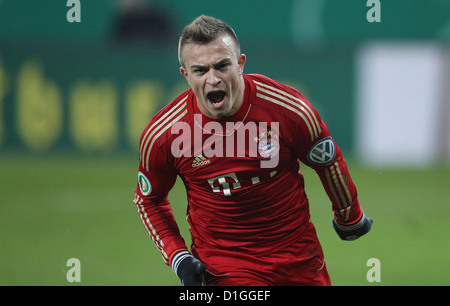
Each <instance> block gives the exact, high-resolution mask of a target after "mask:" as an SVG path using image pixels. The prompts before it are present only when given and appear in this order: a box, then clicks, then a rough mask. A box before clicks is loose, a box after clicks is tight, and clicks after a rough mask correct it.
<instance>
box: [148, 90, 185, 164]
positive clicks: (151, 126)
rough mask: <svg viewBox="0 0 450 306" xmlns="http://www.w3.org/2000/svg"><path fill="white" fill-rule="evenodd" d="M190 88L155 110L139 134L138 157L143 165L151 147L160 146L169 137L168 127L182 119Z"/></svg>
mask: <svg viewBox="0 0 450 306" xmlns="http://www.w3.org/2000/svg"><path fill="white" fill-rule="evenodd" d="M191 97H192V90H187V91H185V92H184V93H182V94H181V95H179V96H178V97H177V98H175V99H174V100H173V101H172V102H170V103H169V104H167V105H166V106H164V107H163V108H162V109H161V110H160V111H159V112H157V113H156V114H155V115H154V116H153V118H152V119H151V120H150V122H149V123H148V124H147V126H146V127H145V129H144V131H143V132H142V134H141V139H140V144H139V158H140V160H141V161H142V162H143V165H144V166H145V163H146V162H145V161H148V159H149V156H150V153H151V152H152V149H154V148H157V147H160V146H161V145H162V144H163V143H165V142H166V141H167V140H168V139H169V138H170V128H171V127H172V126H173V125H174V124H175V123H177V122H179V121H182V120H184V118H185V117H186V116H187V113H188V102H189V99H190V98H191Z"/></svg>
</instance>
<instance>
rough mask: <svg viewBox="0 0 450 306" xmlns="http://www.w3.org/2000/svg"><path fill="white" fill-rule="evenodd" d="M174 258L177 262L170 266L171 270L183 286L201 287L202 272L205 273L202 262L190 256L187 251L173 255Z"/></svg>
mask: <svg viewBox="0 0 450 306" xmlns="http://www.w3.org/2000/svg"><path fill="white" fill-rule="evenodd" d="M181 252H183V253H181ZM175 257H177V259H178V261H177V262H174V263H173V264H172V265H173V267H172V269H173V270H174V271H175V273H176V274H177V275H178V277H179V278H180V280H181V283H182V284H183V286H201V285H202V281H203V272H205V271H206V266H205V265H204V264H203V262H201V261H200V260H198V259H197V258H195V257H194V256H192V255H191V254H190V253H189V252H188V251H180V252H178V253H177V254H175V256H174V258H175ZM174 265H175V266H174Z"/></svg>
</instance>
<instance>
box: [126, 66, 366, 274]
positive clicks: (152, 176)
mask: <svg viewBox="0 0 450 306" xmlns="http://www.w3.org/2000/svg"><path fill="white" fill-rule="evenodd" d="M243 77H244V80H245V97H244V102H243V105H242V106H241V108H240V109H239V110H238V112H237V113H235V114H234V115H232V116H230V117H227V118H225V119H220V120H217V119H211V118H208V117H206V116H204V115H203V114H202V113H201V112H200V110H199V109H198V107H197V103H196V97H195V95H194V94H193V92H192V90H188V91H186V92H184V93H183V94H182V95H180V96H179V97H178V98H176V99H175V100H174V101H172V102H171V103H170V104H168V105H167V106H166V107H164V108H163V109H162V110H161V111H160V112H158V113H157V114H156V115H155V116H154V117H153V119H152V120H151V121H150V123H149V124H148V125H147V127H146V128H145V129H144V132H143V133H142V136H141V140H140V151H139V157H140V165H139V175H138V185H137V187H136V193H135V198H134V203H135V204H136V205H137V208H138V212H139V215H140V217H141V219H142V221H143V223H144V225H145V228H146V229H147V232H148V233H149V235H150V237H151V238H152V240H153V241H154V242H155V244H156V246H157V247H158V249H159V250H160V251H161V254H162V257H163V259H164V261H165V263H166V264H169V265H170V263H171V258H172V256H173V255H174V254H175V252H176V251H179V250H187V247H186V245H185V242H184V239H183V238H182V237H181V235H180V233H179V229H178V227H177V224H176V222H175V219H174V217H173V214H172V210H171V208H170V206H169V201H168V197H167V196H168V193H169V191H170V189H171V188H172V187H173V185H174V183H175V180H176V177H177V176H180V177H181V179H182V180H183V182H184V185H185V187H186V190H187V199H188V209H187V220H188V222H189V224H190V232H191V235H192V246H191V247H192V250H193V251H195V254H200V256H201V254H206V253H202V252H203V251H204V250H212V249H214V250H216V251H218V252H220V251H221V250H223V252H225V253H226V252H229V251H230V250H234V251H238V252H243V253H246V254H250V255H255V256H260V255H267V254H274V253H276V252H277V251H279V250H282V249H283V247H284V246H286V245H289V244H291V243H293V242H294V241H295V240H296V239H297V238H298V237H299V236H301V234H302V232H303V231H304V230H305V229H306V228H308V227H309V226H310V215H309V205H308V199H307V197H306V194H305V190H304V181H303V176H302V174H301V173H300V171H299V168H300V166H299V161H301V162H303V163H304V164H306V165H308V166H310V167H312V168H313V169H314V170H315V171H316V172H317V174H318V175H319V177H320V179H321V181H322V183H323V186H324V188H325V190H326V192H327V194H328V196H329V198H330V200H331V202H332V207H333V211H334V215H335V218H336V219H337V220H339V221H340V222H342V223H352V222H354V221H357V220H358V219H359V218H360V217H361V215H362V210H361V208H360V206H359V203H358V200H357V192H356V188H355V186H354V184H353V182H352V180H351V178H350V175H349V173H348V170H347V167H346V163H345V160H344V158H343V156H342V154H341V151H340V149H339V147H338V146H337V145H336V144H335V142H334V140H333V139H332V138H331V135H330V132H329V130H328V128H327V127H326V125H325V124H324V123H323V121H322V120H321V118H320V116H319V114H318V113H317V111H316V110H315V109H314V108H313V106H312V105H311V104H310V102H309V101H308V100H307V99H306V98H305V97H304V96H303V95H302V94H301V93H300V92H298V91H297V90H295V89H294V88H291V87H289V86H286V85H283V84H281V83H278V82H276V81H274V80H271V79H269V78H267V77H265V76H262V75H244V76H243ZM173 205H179V203H173ZM203 257H205V258H200V259H201V260H202V261H203V262H205V264H206V265H207V267H208V259H207V258H206V257H207V256H206V255H205V256H203Z"/></svg>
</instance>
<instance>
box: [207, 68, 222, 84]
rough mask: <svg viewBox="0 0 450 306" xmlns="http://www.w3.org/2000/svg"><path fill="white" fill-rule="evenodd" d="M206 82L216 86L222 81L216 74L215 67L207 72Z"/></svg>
mask: <svg viewBox="0 0 450 306" xmlns="http://www.w3.org/2000/svg"><path fill="white" fill-rule="evenodd" d="M206 83H208V84H209V85H211V86H213V87H216V86H217V85H219V83H220V79H219V78H218V77H217V76H216V71H215V69H210V70H209V71H208V74H207V79H206Z"/></svg>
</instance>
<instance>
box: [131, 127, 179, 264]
mask: <svg viewBox="0 0 450 306" xmlns="http://www.w3.org/2000/svg"><path fill="white" fill-rule="evenodd" d="M155 122H156V124H155ZM160 128H161V127H159V126H158V124H157V121H154V120H153V121H151V122H150V124H149V125H148V126H147V128H146V129H145V130H144V132H143V133H142V136H141V141H140V150H139V151H140V154H139V172H138V183H137V186H136V191H135V197H134V201H133V202H134V203H135V204H136V206H137V210H138V213H139V216H140V218H141V220H142V223H143V224H144V227H145V229H146V230H147V233H148V234H149V236H150V238H151V239H152V240H153V242H154V243H155V245H156V247H157V248H158V250H159V251H160V252H161V255H162V258H163V260H164V262H165V263H166V264H167V265H170V263H171V258H172V256H173V255H174V254H175V253H176V251H178V250H187V247H186V244H185V242H184V239H183V238H182V237H181V235H180V231H179V228H178V226H177V224H176V221H175V218H174V216H173V212H172V209H171V207H170V203H169V200H168V193H169V191H170V190H171V189H172V187H173V185H174V184H175V181H176V176H177V174H176V172H175V170H174V169H173V167H172V166H171V158H172V157H171V155H170V149H169V150H167V148H165V146H164V134H162V136H161V134H160V133H159V132H157V131H160Z"/></svg>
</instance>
